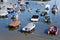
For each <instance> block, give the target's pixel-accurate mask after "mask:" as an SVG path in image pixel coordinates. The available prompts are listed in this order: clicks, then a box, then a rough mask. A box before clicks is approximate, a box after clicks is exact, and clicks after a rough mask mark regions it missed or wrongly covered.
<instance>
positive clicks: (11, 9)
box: [7, 5, 14, 13]
mask: <svg viewBox="0 0 60 40" xmlns="http://www.w3.org/2000/svg"><path fill="white" fill-rule="evenodd" d="M7 12H8V13H13V12H14V9H13V6H12V5H8V6H7Z"/></svg>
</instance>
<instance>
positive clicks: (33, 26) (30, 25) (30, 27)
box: [22, 23, 35, 32]
mask: <svg viewBox="0 0 60 40" xmlns="http://www.w3.org/2000/svg"><path fill="white" fill-rule="evenodd" d="M34 28H35V24H34V23H28V24H27V26H25V27H24V28H22V31H25V32H31V31H32V30H33V29H34Z"/></svg>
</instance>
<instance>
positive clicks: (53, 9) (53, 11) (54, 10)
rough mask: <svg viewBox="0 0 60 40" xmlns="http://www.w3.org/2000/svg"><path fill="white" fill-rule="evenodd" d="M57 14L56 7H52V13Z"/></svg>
mask: <svg viewBox="0 0 60 40" xmlns="http://www.w3.org/2000/svg"><path fill="white" fill-rule="evenodd" d="M57 12H58V8H57V5H53V8H52V13H57Z"/></svg>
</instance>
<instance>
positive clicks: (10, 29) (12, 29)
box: [8, 27, 19, 31]
mask: <svg viewBox="0 0 60 40" xmlns="http://www.w3.org/2000/svg"><path fill="white" fill-rule="evenodd" d="M8 29H9V31H14V30H18V29H19V27H16V28H10V27H8Z"/></svg>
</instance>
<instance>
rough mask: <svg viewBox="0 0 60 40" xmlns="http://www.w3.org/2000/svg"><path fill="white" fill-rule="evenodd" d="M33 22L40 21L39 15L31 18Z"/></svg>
mask: <svg viewBox="0 0 60 40" xmlns="http://www.w3.org/2000/svg"><path fill="white" fill-rule="evenodd" d="M31 21H33V22H36V21H39V16H38V15H33V16H32V18H31Z"/></svg>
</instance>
